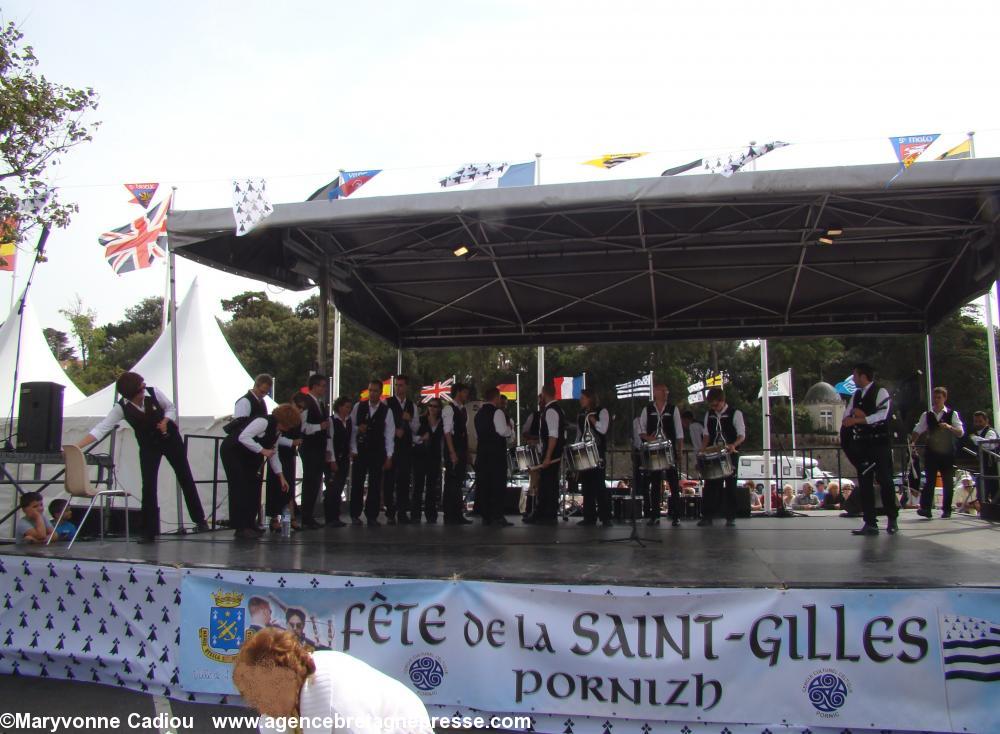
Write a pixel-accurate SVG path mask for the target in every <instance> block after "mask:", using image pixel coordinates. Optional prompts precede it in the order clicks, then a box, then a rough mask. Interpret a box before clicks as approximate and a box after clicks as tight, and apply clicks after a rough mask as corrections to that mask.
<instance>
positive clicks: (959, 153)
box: [934, 138, 972, 161]
mask: <svg viewBox="0 0 1000 734" xmlns="http://www.w3.org/2000/svg"><path fill="white" fill-rule="evenodd" d="M971 157H972V141H971V140H970V139H969V138H966V139H965V140H963V141H962V142H961V143H959V144H958V145H956V146H955V147H954V148H952V149H951V150H946V151H945V152H944V153H942V154H941V155H939V156H938V157H937V158H935V159H934V160H936V161H953V160H958V159H959V158H971Z"/></svg>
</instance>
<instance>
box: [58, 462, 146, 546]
mask: <svg viewBox="0 0 1000 734" xmlns="http://www.w3.org/2000/svg"><path fill="white" fill-rule="evenodd" d="M62 450H63V456H64V457H65V459H66V474H65V477H66V480H65V486H66V493H67V494H68V495H69V496H70V499H72V498H73V497H83V498H89V499H90V505H88V506H87V511H86V512H85V513H84V514H83V518H81V520H80V522H79V523H77V526H76V532H75V533H73V537H72V539H71V540H70V541H69V545H68V546H66V548H67V550H68V549H69V548H72V547H73V543H75V542H76V536H78V535H79V534H80V530H82V529H83V525H84V523H86V522H87V517H88V516H89V515H90V511H91V510H92V509H94V503H95V502H97V501H98V500H99V499H100V500H102V502H101V540H104V506H105V504H107V500H108V499H109V498H110V499H111V501H112V503H113V502H114V498H115V497H124V498H125V542H126V543H127V542H128V541H129V530H128V498H129V497H132V498H133V499H135V497H134V496H133V495H132V494H130V493H129V492H126V491H125V490H123V489H101V490H99V489H97V487H95V486H94V485H93V484H91V483H90V476H89V474H88V472H87V460H86V458H85V457H84V455H83V450H82V449H81V448H80V447H79V446H76V445H74V444H67V445H65V446H63V447H62ZM67 507H69V501H67V502H66V504H65V505H64V506H63V508H62V511H61V512H60V513H59V517H58V518H57V519H56V522H55V527H59V523H60V522H62V519H63V515H64V514H65V513H66V508H67ZM53 537H55V533H52V535H50V536H49V539H48V540H47V541H45V545H48V544H49V543H51V542H52V538H53Z"/></svg>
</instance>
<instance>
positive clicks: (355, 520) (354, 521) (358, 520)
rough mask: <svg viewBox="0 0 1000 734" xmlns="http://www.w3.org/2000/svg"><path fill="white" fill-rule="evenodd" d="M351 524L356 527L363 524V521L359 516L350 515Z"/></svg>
mask: <svg viewBox="0 0 1000 734" xmlns="http://www.w3.org/2000/svg"><path fill="white" fill-rule="evenodd" d="M351 525H353V526H354V527H356V528H360V527H361V526H362V525H364V522H362V520H361V518H360V517H352V518H351Z"/></svg>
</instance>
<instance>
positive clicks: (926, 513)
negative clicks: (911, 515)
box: [917, 508, 931, 520]
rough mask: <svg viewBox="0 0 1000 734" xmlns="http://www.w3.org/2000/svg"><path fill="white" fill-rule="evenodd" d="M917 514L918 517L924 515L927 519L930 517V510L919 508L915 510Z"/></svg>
mask: <svg viewBox="0 0 1000 734" xmlns="http://www.w3.org/2000/svg"><path fill="white" fill-rule="evenodd" d="M917 514H918V515H920V517H926V518H927V519H928V520H930V519H931V511H930V510H924V509H923V508H921V509H919V510H917Z"/></svg>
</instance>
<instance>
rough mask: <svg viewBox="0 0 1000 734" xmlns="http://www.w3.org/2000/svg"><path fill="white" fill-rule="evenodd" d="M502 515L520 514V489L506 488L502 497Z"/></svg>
mask: <svg viewBox="0 0 1000 734" xmlns="http://www.w3.org/2000/svg"><path fill="white" fill-rule="evenodd" d="M503 514H505V515H520V514H521V488H520V487H515V486H508V487H507V489H506V491H505V492H504V496H503Z"/></svg>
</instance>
